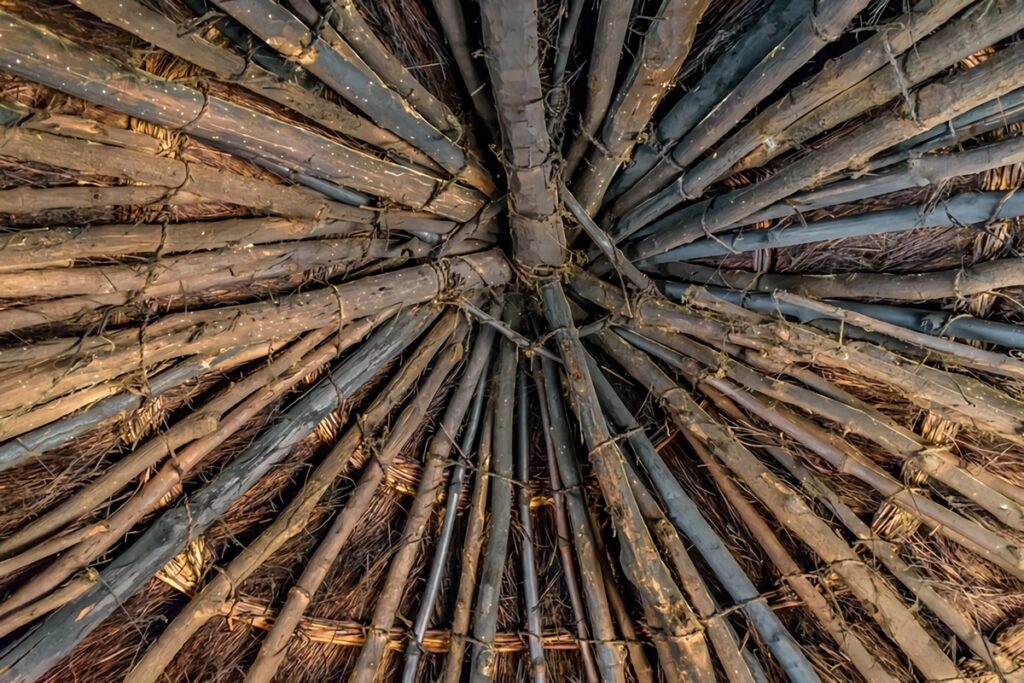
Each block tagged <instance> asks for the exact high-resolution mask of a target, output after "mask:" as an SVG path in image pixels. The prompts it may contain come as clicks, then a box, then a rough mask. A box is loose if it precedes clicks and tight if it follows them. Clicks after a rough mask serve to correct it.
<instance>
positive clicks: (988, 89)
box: [625, 43, 1024, 259]
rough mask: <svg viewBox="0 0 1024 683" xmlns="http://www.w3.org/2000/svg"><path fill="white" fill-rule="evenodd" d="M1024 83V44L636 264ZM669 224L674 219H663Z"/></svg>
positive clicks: (647, 248)
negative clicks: (912, 110)
mask: <svg viewBox="0 0 1024 683" xmlns="http://www.w3.org/2000/svg"><path fill="white" fill-rule="evenodd" d="M1022 78H1024V45H1021V44H1019V43H1018V44H1015V45H1012V46H1009V47H1007V48H1004V49H1002V50H1000V51H998V52H997V53H996V54H994V55H992V57H990V58H989V59H988V60H987V61H986V62H984V63H983V64H981V65H980V66H978V67H976V68H974V69H970V70H968V71H963V72H958V73H954V74H953V75H951V76H949V77H947V78H945V79H944V80H941V81H937V82H935V83H932V84H929V85H927V86H925V87H923V88H921V89H920V90H918V91H916V92H915V93H913V95H912V102H913V103H914V114H915V115H914V116H912V115H911V114H910V112H908V111H897V112H893V113H889V114H884V115H882V116H880V117H878V118H876V119H874V120H873V121H871V122H870V123H867V124H865V125H863V126H861V127H859V128H857V129H856V130H855V131H853V132H852V133H851V134H850V135H847V136H846V137H844V138H842V139H840V140H837V141H836V142H835V143H833V144H831V145H828V146H826V147H824V148H823V149H820V150H818V151H815V152H812V153H810V154H808V155H807V156H805V157H804V158H802V159H799V160H797V161H795V162H794V163H792V164H790V165H789V166H787V167H785V168H784V169H782V170H780V171H778V172H777V173H775V174H774V175H772V176H770V177H768V178H766V179H765V180H763V181H761V182H759V183H757V184H756V185H754V186H752V187H750V188H744V189H741V190H734V191H732V192H729V193H728V194H725V195H722V196H720V197H718V198H716V201H715V203H714V205H713V206H712V207H709V209H708V211H707V212H705V213H704V214H703V215H701V216H699V217H698V219H697V220H695V221H687V222H686V223H684V224H682V225H678V226H674V227H673V228H671V229H669V230H666V231H664V232H659V233H657V234H653V235H650V236H649V237H646V238H644V239H642V240H639V241H638V242H637V243H636V244H634V245H633V246H632V247H630V248H628V249H626V250H625V251H626V255H627V256H629V257H631V258H633V259H645V258H649V257H651V256H654V255H656V254H661V253H664V252H666V251H668V250H669V249H672V248H673V247H676V246H679V245H681V244H686V243H688V242H692V241H693V240H695V239H697V238H699V237H702V236H704V235H705V234H707V233H712V234H714V233H718V232H721V231H723V230H725V229H726V228H727V227H728V226H730V225H732V224H734V223H737V222H738V221H740V220H742V219H744V218H746V217H747V216H749V215H751V214H753V213H754V212H755V211H758V210H759V209H762V208H764V207H766V206H768V205H770V204H773V203H775V202H777V201H779V200H781V199H784V198H785V197H788V196H789V195H791V194H793V193H795V192H797V191H798V190H800V189H803V188H805V187H809V186H813V185H815V184H816V183H818V182H820V181H821V180H823V179H824V178H826V177H828V176H830V175H832V174H833V173H836V172H838V171H841V170H843V169H846V168H857V167H859V166H861V165H862V164H864V163H865V162H866V161H867V160H868V159H869V158H870V157H872V156H873V155H874V154H876V153H878V152H880V151H883V150H885V149H888V148H889V147H892V146H893V145H895V144H898V143H900V142H902V141H904V140H907V139H909V138H911V137H913V135H915V134H916V133H919V132H921V131H923V130H927V129H929V128H931V127H932V126H934V125H937V124H939V123H942V122H944V121H948V120H949V119H951V118H953V117H955V116H957V115H958V114H961V113H963V112H966V111H969V110H970V109H971V108H973V107H975V106H977V105H979V104H982V103H983V102H986V101H987V100H990V99H992V98H994V97H998V96H999V95H1001V94H1003V93H1007V92H1010V91H1011V90H1013V89H1014V88H1016V87H1018V86H1019V85H1020V82H1021V79H1022ZM661 220H663V221H666V222H671V221H672V218H671V214H670V215H669V216H666V217H664V218H663V219H661Z"/></svg>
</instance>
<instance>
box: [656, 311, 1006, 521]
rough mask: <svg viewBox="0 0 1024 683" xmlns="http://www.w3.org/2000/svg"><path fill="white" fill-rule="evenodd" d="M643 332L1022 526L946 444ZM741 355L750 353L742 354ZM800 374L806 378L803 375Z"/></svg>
mask: <svg viewBox="0 0 1024 683" xmlns="http://www.w3.org/2000/svg"><path fill="white" fill-rule="evenodd" d="M643 334H644V336H646V337H648V338H650V339H652V340H654V341H656V342H658V343H659V344H662V345H663V346H666V347H668V348H671V349H673V350H674V351H677V352H679V353H681V354H683V355H685V356H687V357H689V358H692V359H694V360H696V361H698V362H700V363H701V364H702V365H704V366H705V367H706V368H708V369H709V370H712V371H714V372H715V373H716V374H718V373H722V374H724V375H725V376H727V377H728V378H729V379H730V380H732V381H734V382H736V383H737V384H740V385H742V386H744V387H746V388H747V389H748V390H751V391H755V392H757V393H759V394H762V395H764V396H766V397H768V398H772V399H775V400H778V401H782V402H784V403H786V404H788V405H792V406H796V407H798V408H800V409H801V410H804V411H806V412H808V413H811V414H813V415H818V416H820V417H823V418H824V419H826V420H829V421H830V422H834V423H836V424H838V425H841V426H842V429H843V431H844V432H848V433H852V434H857V435H858V436H861V437H864V438H866V439H869V440H871V441H872V442H874V443H876V444H878V445H880V446H882V447H883V448H885V449H886V450H887V451H888V452H889V453H892V454H894V455H897V456H898V457H900V458H902V459H904V460H905V461H906V462H907V463H908V464H911V465H912V466H913V467H914V469H915V471H919V472H921V473H922V474H924V475H926V476H927V477H929V478H933V479H935V480H936V481H938V482H941V483H943V484H945V485H946V486H948V487H950V488H951V489H953V490H954V491H956V492H958V493H960V494H961V495H963V496H964V497H965V498H967V499H968V500H971V501H973V502H974V503H975V504H976V505H978V506H980V507H982V508H984V509H985V510H987V511H988V512H989V514H991V515H992V516H993V517H994V518H996V519H998V520H999V521H1000V522H1002V523H1003V524H1005V525H1006V526H1008V527H1010V528H1012V529H1016V530H1018V531H1024V507H1022V506H1021V505H1020V504H1018V503H1017V502H1015V501H1014V500H1013V499H1012V498H1010V497H1009V496H1006V495H1003V494H1002V493H1000V492H999V491H998V490H996V488H995V487H993V486H992V485H991V484H989V483H986V482H983V481H982V480H981V479H979V478H977V477H975V476H974V475H972V474H971V473H970V472H968V471H967V470H966V469H965V468H964V467H963V464H962V463H961V462H960V461H959V460H958V459H957V457H956V456H955V455H953V453H952V452H950V450H949V449H945V448H936V447H934V446H933V445H932V444H929V443H927V442H926V441H925V440H924V439H922V438H921V437H920V436H918V435H917V434H915V433H914V432H912V431H910V430H908V429H904V428H903V427H901V426H899V425H898V424H896V423H895V422H893V421H892V420H891V419H888V418H886V417H885V416H884V415H882V414H881V413H879V412H878V411H877V410H874V409H871V408H866V407H861V406H857V405H848V404H847V403H845V402H843V401H842V400H839V399H836V398H832V397H830V396H828V395H822V394H820V393H818V390H808V389H804V388H802V387H799V386H797V385H794V384H790V383H787V382H783V381H781V380H778V379H768V378H767V377H764V376H763V375H761V374H759V373H757V372H753V371H752V370H750V368H748V367H747V366H745V365H743V364H742V363H738V362H736V361H733V360H730V359H729V358H726V357H724V356H723V355H721V354H718V353H715V352H714V351H713V350H712V349H710V348H708V347H706V346H704V345H702V344H699V343H697V342H693V341H691V340H689V339H686V338H684V337H681V336H679V335H673V334H669V333H665V332H661V331H658V330H644V331H643ZM747 357H748V358H749V357H751V355H750V354H747ZM803 377H806V374H805V375H803ZM719 389H720V390H722V389H721V388H719ZM722 392H723V393H727V392H725V391H724V390H722ZM990 481H991V479H990ZM1022 493H1024V492H1022Z"/></svg>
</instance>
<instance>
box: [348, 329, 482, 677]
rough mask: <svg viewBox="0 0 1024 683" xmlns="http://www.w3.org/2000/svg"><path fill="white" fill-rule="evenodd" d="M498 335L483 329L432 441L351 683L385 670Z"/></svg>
mask: <svg viewBox="0 0 1024 683" xmlns="http://www.w3.org/2000/svg"><path fill="white" fill-rule="evenodd" d="M495 334H496V333H495V331H494V329H493V328H489V327H484V328H481V329H480V332H479V334H478V335H477V339H476V340H475V342H474V344H473V349H472V351H471V353H470V355H469V358H468V360H467V362H466V368H465V370H464V371H463V376H462V380H461V381H460V383H459V385H458V387H457V389H456V393H455V394H454V395H453V396H452V398H451V399H450V401H449V403H447V408H446V409H445V412H444V417H443V418H442V420H441V425H440V427H439V429H438V431H437V433H436V435H435V436H434V437H433V438H432V439H431V443H430V446H429V447H428V452H427V458H426V465H425V467H424V470H423V474H422V477H421V479H420V487H419V490H418V492H417V496H416V499H415V500H414V502H413V506H412V507H411V509H410V513H409V515H408V517H407V521H406V528H404V530H403V531H402V537H401V542H399V546H400V550H399V551H398V553H397V554H396V555H395V557H394V559H393V560H392V562H391V566H390V568H389V570H388V578H387V580H386V582H385V586H384V588H383V589H382V590H381V595H380V597H379V598H378V600H377V604H376V605H375V607H374V615H373V617H372V620H371V630H370V633H369V634H368V636H367V642H366V644H365V645H364V648H362V651H361V652H360V653H359V658H358V659H357V660H356V664H355V667H354V669H353V671H352V673H351V675H350V680H351V681H353V683H354V682H355V681H362V682H372V681H373V679H374V676H375V674H376V672H377V671H378V669H379V668H380V666H381V661H382V659H383V657H384V652H385V648H386V646H387V638H386V637H384V635H385V634H386V633H388V632H389V631H390V629H391V627H392V626H393V624H394V621H395V618H396V613H397V609H398V603H399V601H400V599H401V597H402V595H403V592H404V590H403V589H404V584H403V582H406V581H407V580H408V578H409V575H410V573H411V571H412V568H413V563H414V562H415V560H416V555H417V553H418V551H419V549H420V547H421V546H422V544H423V538H424V535H425V530H426V524H427V522H428V521H429V518H430V516H431V515H432V513H433V506H434V503H435V502H436V500H437V492H438V490H439V489H440V488H441V486H442V485H443V483H444V481H443V474H444V467H445V465H446V464H447V462H449V460H450V458H451V455H452V451H453V447H454V446H455V440H454V439H455V437H456V435H457V434H458V432H459V428H460V426H461V425H462V423H463V418H464V417H465V415H466V412H467V411H468V410H469V405H470V401H471V400H472V398H473V393H474V392H475V388H476V386H477V385H478V383H479V380H480V378H481V377H483V376H484V375H483V373H484V371H485V370H486V367H487V366H488V364H489V360H490V354H492V349H493V347H494V340H495Z"/></svg>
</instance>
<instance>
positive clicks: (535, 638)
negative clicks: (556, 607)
mask: <svg viewBox="0 0 1024 683" xmlns="http://www.w3.org/2000/svg"><path fill="white" fill-rule="evenodd" d="M518 374H519V376H518V378H517V380H516V438H515V448H516V453H515V455H516V463H515V465H516V474H515V476H516V482H517V485H518V488H517V489H516V503H517V507H518V511H519V529H520V533H521V535H522V539H521V547H520V554H519V557H520V560H521V563H522V571H523V596H524V605H523V606H524V607H525V609H526V625H527V633H528V636H527V642H528V643H529V648H530V680H532V681H534V682H535V683H544V681H546V680H547V676H548V673H547V670H548V669H547V662H546V661H545V659H544V645H543V643H542V642H541V635H542V633H543V625H542V623H541V613H540V587H539V586H538V583H537V558H536V553H535V550H534V543H533V520H532V518H531V511H530V508H531V504H530V503H531V501H532V496H531V494H530V432H529V415H530V413H529V406H528V404H527V387H526V368H525V367H524V366H523V365H522V364H520V365H519V371H518Z"/></svg>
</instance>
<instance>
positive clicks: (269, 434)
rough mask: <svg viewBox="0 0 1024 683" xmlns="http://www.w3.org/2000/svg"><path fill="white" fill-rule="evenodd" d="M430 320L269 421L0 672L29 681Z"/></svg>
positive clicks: (18, 645)
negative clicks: (241, 450) (249, 442)
mask: <svg viewBox="0 0 1024 683" xmlns="http://www.w3.org/2000/svg"><path fill="white" fill-rule="evenodd" d="M432 317H433V316H432V315H431V314H430V313H429V312H428V311H421V312H418V313H413V314H400V315H399V317H397V318H396V319H395V321H394V322H393V323H391V324H388V325H385V327H384V328H382V329H381V330H380V331H378V332H377V333H375V334H374V335H373V336H372V337H371V338H370V339H369V340H367V342H366V343H365V344H363V345H362V346H361V347H360V348H359V351H357V352H356V353H355V354H353V355H352V356H351V357H350V358H349V359H348V360H347V361H346V362H345V363H343V364H342V365H341V366H340V367H339V368H338V369H337V370H335V371H334V372H333V373H331V375H330V377H329V379H326V380H323V381H321V382H320V383H319V384H318V385H317V387H316V388H315V389H314V390H313V391H311V392H310V393H308V394H307V395H306V396H305V397H303V398H302V399H301V400H299V401H298V402H296V403H295V404H294V405H293V406H292V407H291V408H290V409H289V410H288V412H287V413H286V417H287V418H288V419H284V420H282V421H281V422H278V423H275V424H274V425H273V426H272V427H270V428H269V429H267V430H266V431H265V432H264V433H263V434H262V435H261V436H260V437H259V438H258V439H257V440H256V441H255V442H253V444H252V445H251V446H250V447H249V448H247V449H246V450H245V451H244V452H243V453H242V454H240V455H239V456H238V457H237V458H236V459H235V460H234V461H232V463H231V464H230V465H228V466H227V467H226V468H225V469H224V470H222V471H221V473H220V474H218V475H217V477H216V478H215V479H214V480H213V481H211V482H210V483H209V484H207V485H206V486H205V487H204V488H203V489H202V490H201V491H199V492H198V493H196V494H195V495H193V496H191V497H190V500H189V502H188V504H187V505H181V506H178V507H175V508H172V509H171V510H168V511H167V512H165V513H163V514H162V515H160V517H159V518H158V519H157V520H156V521H154V522H153V524H151V525H150V526H149V527H148V528H147V529H146V531H145V532H144V533H143V534H142V535H141V536H140V537H139V538H138V539H137V540H135V541H134V542H133V543H132V544H131V546H130V547H129V548H128V549H127V550H125V551H124V552H122V553H121V554H119V555H118V556H117V558H115V559H114V561H113V562H112V563H111V564H110V565H109V566H108V567H106V568H105V569H104V570H103V571H102V572H101V578H100V582H99V585H97V586H96V587H93V588H91V589H90V590H88V591H86V592H85V593H84V594H83V595H81V596H80V597H78V598H76V599H75V600H73V601H72V602H70V603H68V604H67V605H65V606H64V607H62V608H61V609H59V610H57V611H56V612H54V613H52V614H51V615H50V616H49V617H47V618H46V620H45V621H44V622H43V623H42V624H41V625H40V626H39V627H38V628H37V629H36V630H34V631H32V632H31V633H29V634H28V635H26V636H25V637H24V638H22V639H20V640H18V641H17V642H15V643H13V644H12V645H11V646H10V647H8V648H7V649H6V650H5V651H4V652H3V653H2V655H0V670H3V671H4V672H5V676H6V677H8V678H9V679H10V680H12V681H30V680H36V679H38V678H39V677H41V676H42V675H43V674H45V673H46V671H47V670H48V669H50V668H51V667H52V666H53V665H54V664H55V663H56V662H57V661H58V660H59V659H61V658H62V657H64V656H65V655H67V654H68V653H69V652H70V651H71V649H72V648H73V647H74V646H75V645H76V644H77V643H78V642H80V641H81V640H82V638H84V637H85V636H87V635H88V634H89V633H90V632H91V631H92V630H93V629H94V628H96V627H97V626H98V625H99V624H100V622H101V621H102V620H103V619H105V618H106V617H107V616H109V615H110V614H111V613H112V612H113V611H114V610H116V609H118V608H119V606H120V605H121V604H122V603H123V602H124V601H125V600H127V599H128V598H129V597H131V596H132V595H134V594H135V593H136V592H137V591H138V590H139V589H140V588H141V587H142V586H143V585H145V583H146V582H147V581H149V579H150V578H152V576H153V575H154V574H155V573H156V572H157V571H158V570H159V569H160V568H161V567H163V566H164V565H165V564H167V562H169V561H170V560H171V558H173V557H174V556H175V555H177V554H178V553H179V552H180V551H181V549H182V548H184V547H185V545H186V544H187V543H188V541H189V540H190V539H192V538H195V537H196V535H198V534H201V533H202V532H203V531H204V530H205V529H206V528H207V527H209V525H210V524H212V523H213V522H214V521H215V520H216V519H217V518H218V517H220V516H221V515H222V514H223V513H224V511H225V510H227V508H228V507H229V506H230V505H231V504H232V503H233V502H234V501H235V500H237V499H238V497H239V496H241V495H243V494H244V493H245V492H246V491H247V490H249V488H251V487H252V486H253V485H254V484H255V483H256V482H257V481H259V480H260V479H261V478H262V477H263V475H265V474H266V472H267V470H268V469H269V468H271V467H272V466H273V465H274V464H275V463H276V462H278V461H280V460H281V458H283V457H284V456H285V455H287V454H288V452H289V451H290V450H291V449H292V448H293V447H294V446H295V445H297V444H298V443H299V442H300V441H301V440H302V439H304V438H305V437H306V436H307V435H308V434H309V433H310V432H311V431H312V430H313V429H314V428H315V427H316V425H317V424H318V423H319V422H320V420H322V419H323V418H324V417H325V416H326V415H327V414H328V413H329V412H330V411H331V410H333V409H334V408H335V407H337V406H338V404H339V402H340V401H341V400H343V399H344V397H345V396H347V395H350V394H351V393H352V392H354V391H355V390H356V389H358V387H360V386H362V385H363V384H364V383H365V382H366V381H368V380H369V379H370V378H371V377H372V376H373V375H374V374H376V372H377V371H378V370H379V368H380V367H381V366H382V365H383V364H384V363H385V362H387V361H388V360H389V359H390V358H393V357H394V356H395V355H397V354H398V353H399V352H400V351H401V350H402V349H403V348H404V347H405V345H406V344H407V343H409V342H410V341H412V340H413V339H414V338H415V336H416V335H417V334H418V333H419V331H420V330H421V329H422V325H423V324H424V323H425V322H426V321H428V320H429V319H431V318H432Z"/></svg>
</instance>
